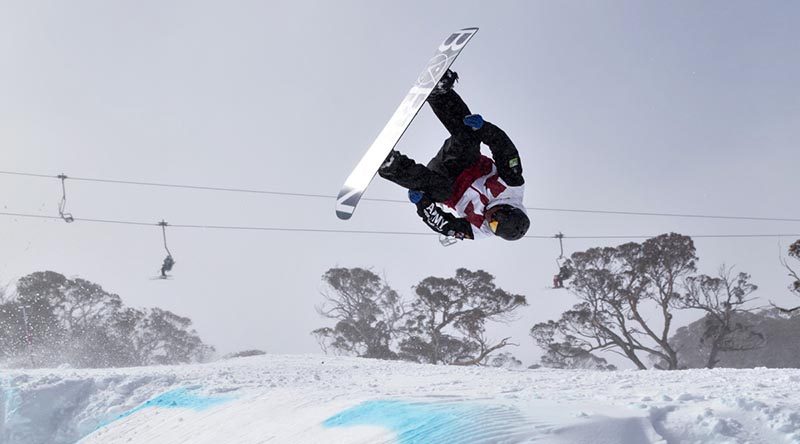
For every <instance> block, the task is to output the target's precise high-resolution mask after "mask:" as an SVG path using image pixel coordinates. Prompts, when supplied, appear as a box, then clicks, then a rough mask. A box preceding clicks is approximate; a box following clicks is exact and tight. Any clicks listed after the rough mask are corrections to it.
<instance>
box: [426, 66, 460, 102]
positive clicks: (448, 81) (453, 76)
mask: <svg viewBox="0 0 800 444" xmlns="http://www.w3.org/2000/svg"><path fill="white" fill-rule="evenodd" d="M457 81H458V73H457V72H455V71H452V70H450V69H448V70H447V71H445V72H444V75H443V76H442V78H441V80H439V83H437V84H436V86H434V87H433V90H432V91H431V95H430V97H433V98H435V97H438V96H441V95H443V94H446V93H447V92H448V91H450V90H452V89H453V86H454V85H455V84H456V82H457Z"/></svg>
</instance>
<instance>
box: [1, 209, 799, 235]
mask: <svg viewBox="0 0 800 444" xmlns="http://www.w3.org/2000/svg"><path fill="white" fill-rule="evenodd" d="M0 216H10V217H23V218H37V219H54V220H61V217H59V216H49V215H43V214H26V213H12V212H0ZM75 222H91V223H104V224H118V225H135V226H147V227H153V226H156V227H157V226H161V224H160V223H152V222H136V221H126V220H113V219H96V218H82V217H81V218H78V217H76V218H75ZM169 226H170V227H172V228H189V229H191V228H194V229H207V230H235V231H281V232H296V233H340V234H380V235H392V236H437V233H427V232H417V231H381V230H341V229H325V228H288V227H258V226H230V225H201V224H169ZM687 236H689V237H692V238H698V239H702V238H722V239H725V238H784V237H786V238H800V233H793V234H792V233H787V234H780V233H774V234H773V233H761V234H695V235H687ZM653 237H655V235H599V236H592V235H589V236H566V235H565V236H564V237H563V239H584V240H603V239H650V238H653ZM525 238H527V239H548V240H551V239H553V236H552V235H550V236H545V235H526V236H525Z"/></svg>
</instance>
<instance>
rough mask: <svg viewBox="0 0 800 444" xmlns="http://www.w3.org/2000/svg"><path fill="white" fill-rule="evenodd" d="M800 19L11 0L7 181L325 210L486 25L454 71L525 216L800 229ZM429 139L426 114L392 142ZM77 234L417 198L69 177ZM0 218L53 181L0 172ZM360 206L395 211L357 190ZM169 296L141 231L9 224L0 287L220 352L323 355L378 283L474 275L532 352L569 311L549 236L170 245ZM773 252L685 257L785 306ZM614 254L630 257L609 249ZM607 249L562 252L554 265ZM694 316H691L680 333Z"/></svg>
mask: <svg viewBox="0 0 800 444" xmlns="http://www.w3.org/2000/svg"><path fill="white" fill-rule="evenodd" d="M799 20H800V4H798V3H796V2H790V1H772V2H767V3H763V2H760V3H754V2H744V1H733V2H731V1H708V2H703V3H698V2H689V1H686V2H683V1H680V2H668V3H654V2H623V1H615V2H556V1H552V2H522V1H520V2H486V1H480V2H478V1H475V2H471V1H458V2H436V3H435V4H431V2H423V1H406V2H370V1H359V2H355V1H337V2H323V1H319V2H308V1H291V2H288V1H287V2H274V1H270V2H266V1H263V2H257V1H229V2H208V1H202V2H201V1H170V2H166V1H137V2H133V1H128V2H107V1H100V0H98V1H73V2H58V1H4V2H2V3H0V146H1V147H2V151H0V153H2V157H1V158H0V170H4V171H21V172H31V173H41V174H51V175H56V174H59V173H62V172H63V173H65V174H67V175H72V176H75V177H98V178H108V179H122V180H139V181H154V182H170V183H181V184H192V185H207V186H223V187H239V188H257V189H265V190H275V191H290V192H299V193H315V194H330V195H335V194H336V193H337V192H338V190H339V187H340V186H341V184H342V182H343V181H344V179H345V178H346V177H347V175H348V173H349V172H350V170H351V169H352V167H353V166H354V165H355V164H356V162H357V161H358V159H359V158H360V157H361V155H362V154H363V152H364V151H365V150H366V148H367V147H368V146H369V145H370V143H371V142H372V140H373V139H374V137H375V136H376V135H377V134H378V132H379V131H380V129H381V128H382V126H383V125H384V124H385V122H386V120H387V119H388V118H389V116H390V115H391V114H392V112H393V111H394V109H395V107H396V106H397V105H398V104H399V102H400V100H401V99H402V97H403V95H404V94H405V92H406V91H407V90H408V88H409V87H410V86H411V83H412V82H413V80H414V79H415V78H416V75H417V74H418V72H419V71H420V70H421V68H422V67H423V66H424V64H425V62H426V61H427V59H428V58H429V57H430V55H432V53H433V50H434V49H435V47H436V45H437V44H438V43H439V42H440V41H441V40H442V39H443V38H444V37H445V36H446V35H447V34H448V33H449V32H450V31H452V30H456V29H459V28H463V27H469V26H478V27H480V28H481V30H480V32H479V33H478V34H477V36H476V37H475V38H474V39H473V40H472V42H471V43H470V44H469V46H468V47H467V48H466V49H465V51H464V52H463V53H462V55H461V56H460V58H459V59H458V61H457V62H456V64H455V65H454V69H455V70H456V71H458V72H459V74H460V76H461V82H460V83H459V84H458V85H457V89H458V91H459V92H460V93H461V94H462V96H463V97H464V98H465V100H466V102H467V103H468V104H469V105H470V107H471V109H472V110H473V111H474V112H478V113H481V114H483V115H484V117H486V119H487V120H490V121H492V122H494V123H496V124H498V125H499V126H500V127H501V128H503V129H505V130H506V132H507V133H508V134H509V135H510V136H511V138H512V139H513V140H514V141H515V143H516V145H517V146H518V148H519V149H520V151H521V155H522V160H523V165H524V167H525V175H526V179H527V195H526V204H527V205H528V206H532V207H558V208H589V209H601V210H627V211H653V212H684V213H705V214H724V215H749V216H765V217H770V216H773V217H787V218H800V213H798V210H797V206H796V202H797V190H798V185H800V183H799V182H800V179H798V177H797V165H798V163H800V150H798V148H797V147H798V142H800V89H798V87H797V79H798V78H800V62H798V58H797V54H798V53H800V28H798V27H797V23H798V21H799ZM445 137H446V132H445V130H444V129H443V128H442V127H441V126H440V125H439V124H438V122H437V121H436V119H435V117H434V116H433V114H432V113H431V112H430V110H429V109H427V107H426V108H425V109H424V110H423V112H422V113H420V115H419V116H418V118H417V119H416V120H415V122H414V123H413V125H412V127H411V128H410V130H409V131H408V132H407V133H406V136H405V137H404V139H403V140H402V141H401V143H400V144H399V146H398V148H399V149H400V150H401V151H403V152H405V153H407V154H409V155H411V156H412V157H415V158H417V159H419V160H420V161H427V160H428V158H430V157H431V156H433V155H434V154H435V152H436V150H438V148H439V146H440V145H441V142H442V140H443V139H444V138H445ZM67 186H68V211H70V212H72V213H73V214H74V215H75V216H76V217H83V218H105V219H121V220H135V221H142V222H152V223H155V222H158V221H159V220H161V219H165V220H167V221H168V222H170V223H173V224H203V225H213V224H216V225H238V226H274V227H293V228H322V229H365V230H387V231H419V232H425V231H426V227H424V226H423V225H422V223H421V222H420V221H419V219H418V218H417V216H416V215H415V213H414V211H413V206H412V205H411V204H408V205H404V204H398V203H379V202H362V205H361V206H360V207H359V209H358V211H357V212H356V214H355V216H354V217H353V219H351V220H350V221H347V222H344V221H339V220H338V219H336V217H335V215H334V210H333V208H334V202H333V200H332V199H331V200H326V199H314V198H307V199H302V198H289V197H270V196H263V195H248V194H233V193H222V192H209V191H191V190H173V189H161V188H148V187H135V186H123V185H108V184H95V183H85V182H74V181H73V182H68V183H67ZM0 190H1V191H0V205H2V211H5V212H20V213H35V214H43V215H54V214H57V203H58V200H59V199H60V192H61V191H60V185H59V183H58V182H57V181H56V180H49V179H36V178H21V177H14V176H4V175H0ZM367 197H376V198H392V199H403V198H404V197H405V192H404V190H402V189H400V188H399V187H397V186H394V185H392V184H389V183H386V182H383V181H381V180H380V179H378V180H376V181H375V182H373V185H372V187H371V188H370V189H369V191H368V193H367ZM531 215H532V219H533V228H532V230H531V234H539V235H552V234H554V233H556V232H559V231H563V232H564V233H565V234H566V235H567V236H570V235H572V236H584V235H656V234H660V233H664V232H668V231H676V232H680V233H683V234H689V235H691V234H728V233H747V234H751V233H798V232H800V224H798V223H777V222H772V223H767V222H743V221H720V220H696V219H675V218H646V217H632V216H627V217H621V216H599V215H598V216H592V215H585V214H572V213H555V212H532V213H531ZM168 237H169V243H170V249H171V250H172V252H173V254H174V256H175V258H176V260H177V265H176V266H175V269H174V275H175V279H173V280H171V281H168V282H162V281H151V280H150V279H149V278H150V277H152V276H154V275H155V274H156V273H157V269H158V268H159V266H160V263H161V260H162V259H163V256H164V252H163V248H162V245H161V233H160V231H159V229H158V228H157V227H152V228H150V227H131V226H117V225H98V224H88V223H75V224H71V225H67V224H65V223H63V222H61V221H46V220H35V219H25V218H12V217H6V216H1V217H0V246H2V250H0V251H2V254H0V280H2V281H3V282H10V281H13V280H14V279H16V278H18V277H20V276H23V275H25V274H28V273H31V272H33V271H38V270H46V269H49V270H54V271H58V272H60V273H63V274H65V275H68V276H80V277H83V278H86V279H89V280H92V281H95V282H98V283H100V284H101V285H103V286H104V287H105V288H106V289H107V290H109V291H112V292H116V293H118V294H120V295H121V296H122V297H123V299H124V300H125V302H126V303H127V304H129V305H133V306H159V307H163V308H167V309H170V310H173V311H175V312H177V313H179V314H182V315H185V316H189V317H190V318H191V319H192V320H193V321H194V322H195V325H196V327H197V330H198V331H199V332H200V334H201V336H202V337H203V338H204V340H206V341H207V342H209V343H212V344H214V345H215V346H217V347H218V349H219V350H220V351H221V352H223V353H224V352H228V351H232V350H238V349H244V348H251V347H256V348H262V349H265V350H267V351H270V352H315V351H318V350H319V349H318V347H317V345H316V342H315V341H314V339H313V337H311V336H310V335H309V331H311V330H312V329H314V328H317V327H319V326H321V325H324V322H323V321H322V320H321V319H320V318H319V317H318V315H317V314H316V312H315V311H314V308H313V306H314V305H315V304H318V303H320V302H321V297H320V296H319V290H320V288H321V285H320V276H321V275H322V274H323V273H324V272H325V271H326V270H327V269H328V268H331V267H334V266H344V267H356V266H358V267H372V268H373V269H374V270H375V271H376V272H378V273H381V274H385V275H386V277H387V278H388V280H389V282H390V283H391V284H392V285H393V286H394V287H395V288H396V289H397V290H399V291H401V292H402V293H404V294H406V295H411V294H412V290H411V286H412V285H414V284H415V283H417V282H419V281H420V280H421V279H423V278H425V277H427V276H430V275H436V276H449V275H452V273H453V272H454V271H455V269H456V268H458V267H467V268H471V269H477V268H482V269H485V270H487V271H489V272H491V273H492V274H494V275H495V276H496V277H497V283H498V284H499V286H501V287H502V288H504V289H506V290H509V291H513V292H517V293H521V294H524V295H526V296H527V297H528V301H529V303H530V306H529V307H527V308H525V309H524V310H523V311H522V312H521V313H520V319H519V320H518V321H517V322H515V323H514V324H512V325H510V326H508V327H504V328H498V329H495V330H493V332H492V333H493V334H494V335H495V336H497V337H498V338H500V337H503V336H507V335H512V336H513V337H514V340H515V341H516V342H518V343H520V344H521V346H520V347H519V348H517V349H515V350H514V353H515V354H516V355H518V356H519V357H520V358H522V359H523V361H525V363H526V364H530V363H531V362H533V360H534V357H535V356H536V355H537V354H538V350H537V349H536V348H535V347H534V345H533V344H532V342H531V341H530V339H529V337H528V336H527V332H528V330H529V328H530V327H531V326H532V325H533V324H534V323H536V322H539V321H544V320H547V319H549V318H554V317H557V316H558V315H559V314H560V313H561V312H562V311H563V310H564V309H566V308H568V307H569V306H571V305H572V304H573V303H574V302H575V299H574V297H572V296H570V295H569V294H568V293H566V292H563V291H549V290H546V289H545V287H546V286H547V285H549V284H550V280H551V277H552V275H553V273H554V272H555V267H556V266H555V262H554V259H555V257H556V256H557V255H558V244H557V242H556V241H555V240H536V239H527V240H524V241H520V242H516V243H509V242H504V241H501V240H485V241H482V242H475V243H466V242H465V243H463V244H461V245H458V246H455V247H450V248H442V247H441V246H439V244H438V242H437V241H436V238H435V237H433V236H432V237H423V236H408V237H398V236H384V235H349V234H300V233H289V232H248V231H214V230H191V229H171V230H169V232H168ZM792 240H794V239H793V238H784V239H781V240H779V239H749V240H748V239H733V240H731V239H723V240H719V239H717V240H714V239H708V240H705V239H696V245H697V248H698V255H699V256H700V259H701V261H700V268H701V271H702V272H705V273H713V272H715V271H716V269H717V268H718V266H719V265H720V264H721V263H723V262H725V263H727V264H729V265H736V266H737V268H738V269H739V270H742V271H746V272H749V273H751V274H752V275H753V281H754V282H755V283H756V284H758V285H759V286H760V287H761V289H760V290H759V292H758V293H757V294H758V295H759V296H761V298H762V302H763V303H766V300H767V299H773V300H775V301H776V302H786V303H792V302H794V301H792V299H791V296H790V295H789V294H788V291H787V290H786V286H787V285H788V283H789V280H788V278H787V277H786V275H785V272H784V270H782V269H781V267H780V264H779V261H778V258H779V253H780V248H781V246H782V247H783V249H784V250H785V247H786V246H787V245H788V244H789V243H790V242H791V241H792ZM620 242H621V241H620ZM620 242H605V241H596V240H595V241H590V240H567V241H566V243H565V247H566V248H567V250H568V251H573V250H579V249H585V248H589V247H592V246H601V245H615V244H618V243H620ZM694 317H696V315H694V314H691V315H689V318H694Z"/></svg>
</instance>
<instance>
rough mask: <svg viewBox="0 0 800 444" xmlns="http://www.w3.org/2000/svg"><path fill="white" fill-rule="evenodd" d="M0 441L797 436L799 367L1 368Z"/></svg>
mask: <svg viewBox="0 0 800 444" xmlns="http://www.w3.org/2000/svg"><path fill="white" fill-rule="evenodd" d="M0 384H2V386H1V388H2V390H0V442H2V443H3V444H44V443H48V444H50V443H52V444H62V443H73V442H76V441H79V442H80V443H81V444H96V443H103V444H110V443H148V444H153V443H193V444H201V443H214V444H220V443H254V444H256V443H259V444H260V443H382V442H387V443H394V442H397V443H498V442H506V443H512V442H545V443H548V442H552V443H583V442H585V443H592V444H600V443H624V444H628V443H629V444H634V443H635V444H639V443H647V442H666V443H692V442H703V443H705V442H714V443H739V442H741V443H787V442H794V443H800V393H798V390H797V389H798V387H800V370H767V369H756V370H689V371H676V372H662V371H618V372H591V371H564V370H520V371H510V370H503V369H491V368H477V367H471V368H461V367H443V366H429V365H416V364H409V363H402V362H384V361H374V360H364V359H356V358H331V357H324V356H261V357H255V358H245V359H235V360H231V361H224V362H218V363H213V364H205V365H194V366H183V367H153V368H139V369H119V370H38V371H25V372H23V371H10V372H9V371H4V372H2V373H0Z"/></svg>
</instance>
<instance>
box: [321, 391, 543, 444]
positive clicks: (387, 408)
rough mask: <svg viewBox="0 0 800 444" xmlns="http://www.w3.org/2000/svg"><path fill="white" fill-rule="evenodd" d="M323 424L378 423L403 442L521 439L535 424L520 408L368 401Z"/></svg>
mask: <svg viewBox="0 0 800 444" xmlns="http://www.w3.org/2000/svg"><path fill="white" fill-rule="evenodd" d="M323 426H325V427H328V428H333V427H350V426H378V427H382V428H386V429H389V430H391V431H392V432H394V433H395V434H396V435H397V441H398V443H399V444H411V443H422V442H426V443H427V442H435V443H464V444H467V443H468V444H478V443H496V442H520V441H521V440H522V439H524V438H530V437H532V436H533V434H532V433H533V432H532V430H533V429H534V424H533V423H532V422H530V421H528V420H527V419H526V418H525V417H524V416H523V415H522V414H521V413H520V412H519V410H517V409H516V408H513V407H507V406H499V405H483V404H477V403H470V402H407V401H396V400H384V401H367V402H363V403H361V404H359V405H357V406H355V407H352V408H349V409H347V410H345V411H343V412H341V413H339V414H337V415H335V416H332V417H330V418H328V419H327V420H325V422H324V423H323Z"/></svg>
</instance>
